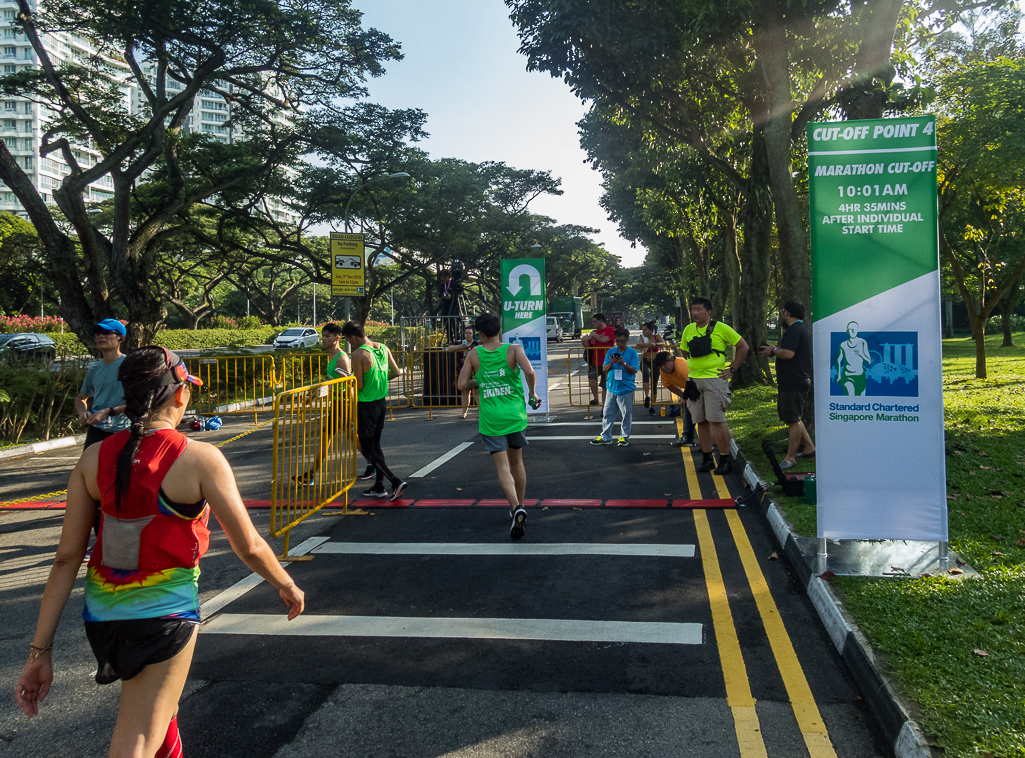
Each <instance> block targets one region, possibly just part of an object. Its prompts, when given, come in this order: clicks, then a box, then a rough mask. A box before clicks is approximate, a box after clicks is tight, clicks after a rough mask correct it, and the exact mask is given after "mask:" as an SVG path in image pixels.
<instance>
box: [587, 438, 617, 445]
mask: <svg viewBox="0 0 1025 758" xmlns="http://www.w3.org/2000/svg"><path fill="white" fill-rule="evenodd" d="M591 444H592V445H611V444H612V440H607V439H605V438H604V437H595V438H594V439H593V440H591Z"/></svg>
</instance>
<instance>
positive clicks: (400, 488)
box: [388, 479, 409, 500]
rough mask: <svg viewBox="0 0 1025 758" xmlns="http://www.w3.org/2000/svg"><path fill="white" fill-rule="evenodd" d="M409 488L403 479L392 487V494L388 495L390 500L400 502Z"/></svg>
mask: <svg viewBox="0 0 1025 758" xmlns="http://www.w3.org/2000/svg"><path fill="white" fill-rule="evenodd" d="M408 486H409V483H408V482H404V481H402V480H401V479H400V480H399V481H397V482H395V483H394V484H393V485H392V488H391V492H390V493H388V499H389V500H398V499H399V497H401V496H402V493H403V492H405V491H406V487H408Z"/></svg>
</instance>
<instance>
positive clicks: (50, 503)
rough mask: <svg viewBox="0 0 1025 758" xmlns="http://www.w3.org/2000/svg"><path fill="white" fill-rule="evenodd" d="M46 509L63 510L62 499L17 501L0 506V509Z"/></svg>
mask: <svg viewBox="0 0 1025 758" xmlns="http://www.w3.org/2000/svg"><path fill="white" fill-rule="evenodd" d="M47 509H53V510H57V509H60V510H64V501H63V500H60V501H58V500H47V501H46V502H32V503H18V502H15V504H14V505H4V506H0V511H45V510H47Z"/></svg>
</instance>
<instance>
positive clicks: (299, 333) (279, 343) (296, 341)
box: [274, 326, 320, 350]
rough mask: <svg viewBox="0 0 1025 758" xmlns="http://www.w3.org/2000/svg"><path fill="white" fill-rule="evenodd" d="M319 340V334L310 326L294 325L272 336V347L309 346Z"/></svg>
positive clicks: (280, 348)
mask: <svg viewBox="0 0 1025 758" xmlns="http://www.w3.org/2000/svg"><path fill="white" fill-rule="evenodd" d="M318 342H320V335H319V334H317V330H316V329H314V328H313V327H312V326H294V327H292V328H291V329H286V330H285V331H283V332H282V333H281V334H279V335H278V336H277V337H275V338H274V349H275V350H283V349H285V348H299V347H311V346H313V345H316V344H317V343H318Z"/></svg>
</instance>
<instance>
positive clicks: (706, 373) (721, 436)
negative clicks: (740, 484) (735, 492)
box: [680, 297, 750, 476]
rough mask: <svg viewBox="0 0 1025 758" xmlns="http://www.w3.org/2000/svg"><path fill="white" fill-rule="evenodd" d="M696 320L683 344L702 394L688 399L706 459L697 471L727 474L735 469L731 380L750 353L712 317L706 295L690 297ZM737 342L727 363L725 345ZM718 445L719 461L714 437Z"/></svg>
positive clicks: (709, 302)
mask: <svg viewBox="0 0 1025 758" xmlns="http://www.w3.org/2000/svg"><path fill="white" fill-rule="evenodd" d="M690 316H691V318H692V319H693V321H692V322H691V323H689V324H687V327H686V328H685V329H684V330H683V338H682V339H681V345H680V348H681V350H682V351H683V355H684V357H685V358H687V365H688V367H689V368H690V378H691V379H693V380H694V384H695V385H696V386H697V389H698V391H699V392H700V393H701V396H700V397H699V398H698V399H697V400H688V401H687V409H688V410H689V411H690V414H691V417H692V418H693V419H694V423H695V424H697V426H698V440H699V441H700V442H701V452H702V454H703V457H704V459H703V460H702V462H701V464H700V465H699V466H698V471H702V472H703V471H711V470H712V469H713V468H715V471H714V473H716V474H719V475H720V476H724V475H726V474H729V473H730V472H731V471H733V461H732V459H731V457H730V428H729V426H727V424H726V411H727V409H728V408H729V407H730V403H731V402H732V398H731V397H730V382H729V380H730V379H731V378H732V377H733V374H734V371H735V370H736V369H735V367H736V366H740V365H741V364H742V363H743V362H744V359H745V358H746V357H747V354H748V351H749V350H750V347H748V344H747V341H746V340H744V338H743V337H741V336H740V335H739V334H737V333H736V332H735V331H733V329H731V328H730V327H729V326H727V325H726V324H723V323H721V322H719V321H713V320H712V301H711V300H709V299H708V298H704V297H696V298H694V299H693V300H691V305H690ZM727 344H729V345H733V346H734V354H733V361H732V362H731V363H730V365H729V366H727V365H726V345H727ZM713 438H714V440H715V444H716V446H717V447H718V448H719V465H718V467H716V466H715V459H714V457H713V456H712V441H713Z"/></svg>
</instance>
